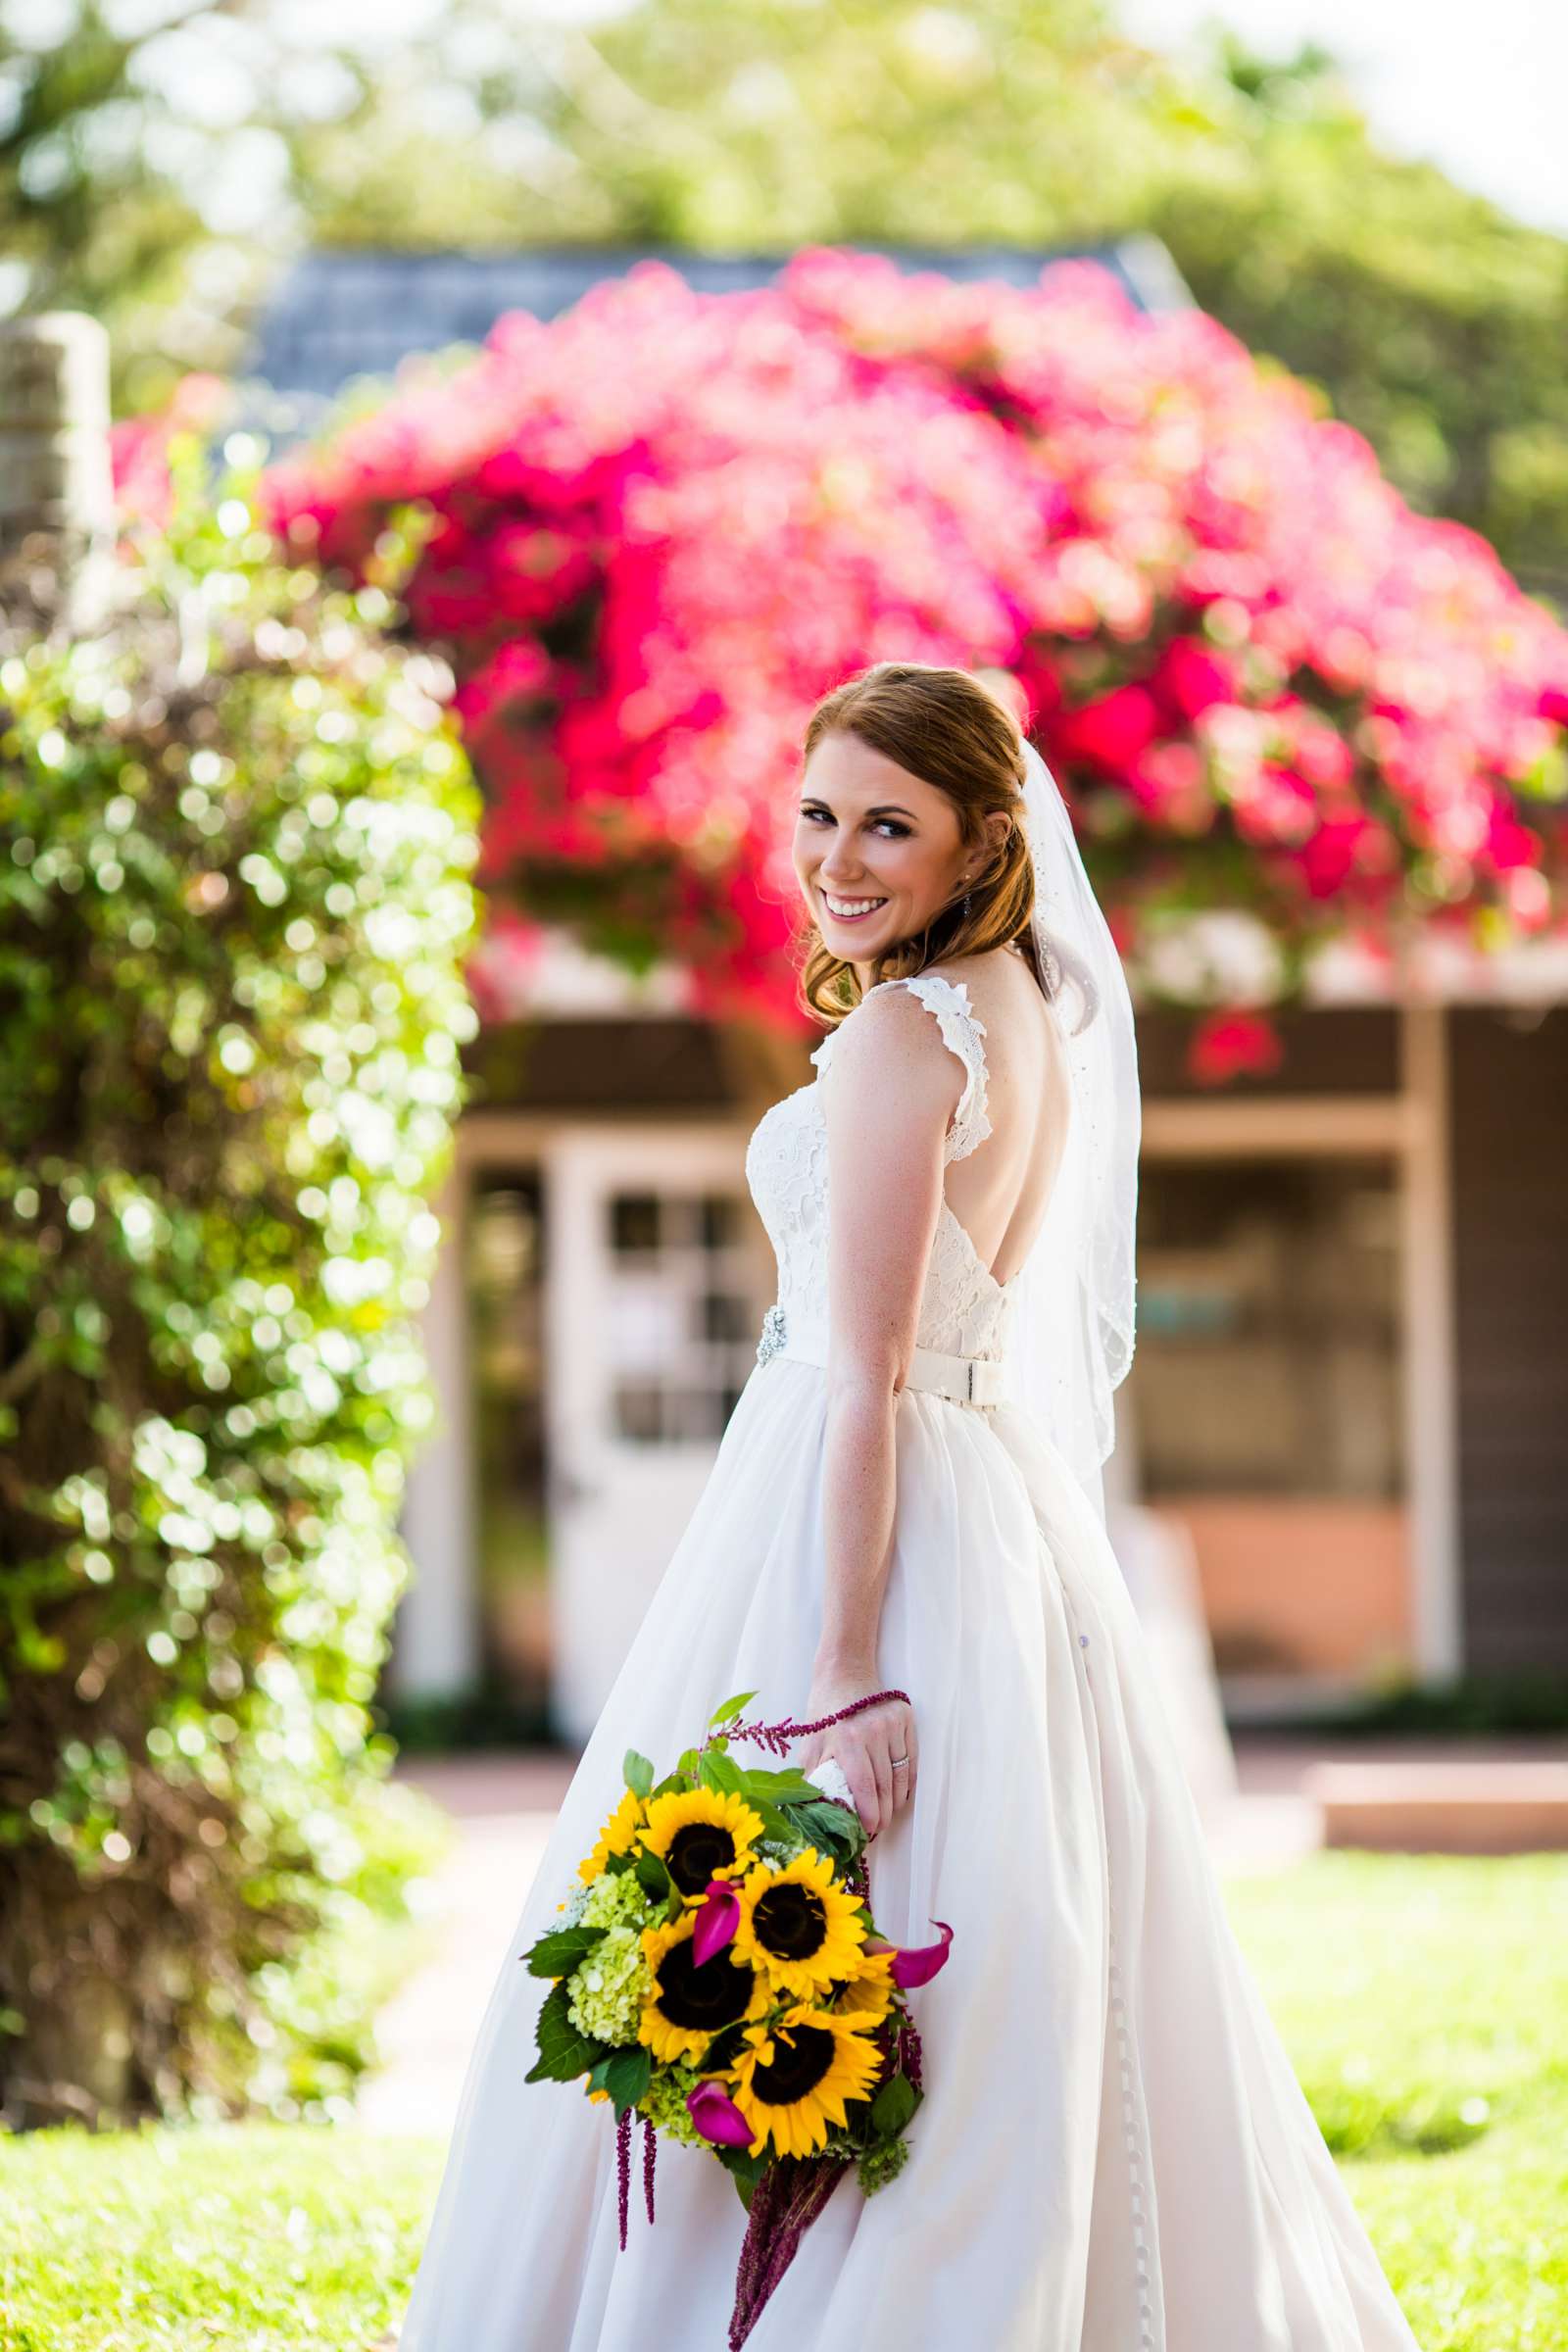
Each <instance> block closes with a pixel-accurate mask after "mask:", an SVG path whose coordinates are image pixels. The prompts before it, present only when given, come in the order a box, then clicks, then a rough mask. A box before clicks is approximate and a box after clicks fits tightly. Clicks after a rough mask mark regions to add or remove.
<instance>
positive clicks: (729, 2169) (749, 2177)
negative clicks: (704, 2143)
mask: <svg viewBox="0 0 1568 2352" xmlns="http://www.w3.org/2000/svg"><path fill="white" fill-rule="evenodd" d="M713 2154H714V2155H715V2156H716V2157H717V2158H718V2161H719V2163H720V2164H721V2165H722V2166H723V2167H724V2170H725V2172H726V2173H731V2174H733V2175H734V2179H735V2186H736V2187H737V2188H738V2189H739V2191H740V2199H741V2203H742V2204H743V2205H744V2206H745V2208H746V2210H747V2212H748V2213H750V2211H751V2209H752V2191H753V2190H754V2189H755V2188H756V2186H757V2183H758V2182H759V2180H760V2179H761V2178H762V2175H763V2174H764V2173H765V2172H766V2170H767V2161H768V2160H767V2151H766V2149H765V2148H763V2149H761V2150H760V2151H759V2153H758V2154H757V2155H755V2156H754V2155H752V2153H751V2151H750V2150H749V2149H747V2148H714V2150H713Z"/></svg>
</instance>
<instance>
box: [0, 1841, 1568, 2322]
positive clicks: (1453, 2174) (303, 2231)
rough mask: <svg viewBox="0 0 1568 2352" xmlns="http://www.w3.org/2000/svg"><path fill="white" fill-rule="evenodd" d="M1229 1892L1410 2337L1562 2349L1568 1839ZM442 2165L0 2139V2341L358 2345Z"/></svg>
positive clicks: (354, 2139) (218, 2133)
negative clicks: (1549, 1848) (1548, 1849)
mask: <svg viewBox="0 0 1568 2352" xmlns="http://www.w3.org/2000/svg"><path fill="white" fill-rule="evenodd" d="M1231 1905H1232V1911H1233V1915H1234V1917H1235V1919H1236V1923H1237V1927H1238V1931H1239V1933H1240V1935H1241V1936H1242V1940H1243V1942H1244V1943H1245V1945H1246V1947H1247V1949H1248V1951H1249V1952H1250V1955H1251V1957H1252V1959H1253V1962H1254V1964H1255V1966H1256V1968H1257V1971H1258V1974H1259V1977H1260V1979H1261V1981H1262V1984H1263V1986H1264V1989H1265V1991H1266V1993H1267V1995H1268V1998H1269V2000H1270V2002H1271V2004H1272V2006H1273V2009H1274V2012H1275V2015H1276V2016H1277V2017H1278V2019H1279V2021H1280V2024H1281V2027H1282V2028H1283V2030H1284V2032H1285V2034H1286V2038H1287V2040H1288V2042H1289V2044H1290V2047H1291V2051H1292V2055H1293V2057H1294V2058H1295V2060H1296V2063H1297V2066H1298V2069H1299V2073H1300V2076H1301V2079H1302V2082H1304V2084H1305V2086H1306V2089H1307V2092H1308V2094H1309V2096H1310V2098H1311V2100H1312V2104H1313V2107H1314V2109H1315V2110H1316V2112H1317V2115H1318V2117H1319V2119H1320V2121H1321V2123H1322V2125H1323V2128H1324V2131H1326V2132H1327V2134H1328V2137H1329V2140H1330V2142H1331V2144H1332V2145H1333V2146H1334V2148H1335V2149H1336V2151H1337V2152H1338V2153H1340V2154H1341V2155H1342V2157H1343V2158H1344V2159H1345V2162H1346V2168H1347V2178H1348V2180H1349V2183H1350V2186H1351V2189H1352V2192H1353V2194H1354V2195H1355V2198H1356V2201H1357V2203H1358V2204H1359V2205H1360V2207H1361V2210H1362V2212H1363V2213H1364V2215H1365V2216H1366V2219H1367V2222H1368V2225H1369V2227H1370V2228H1371V2230H1372V2233H1373V2236H1374V2238H1375V2239H1376V2241H1377V2244H1378V2248H1379V2251H1380V2252H1381V2254H1382V2256H1383V2259H1384V2261H1385V2263H1386V2264H1387V2266H1388V2269H1389V2271H1390V2274H1391V2276H1392V2277H1393V2278H1394V2280H1395V2283H1396V2285H1397V2287H1398V2289H1399V2292H1400V2295H1401V2296H1402V2298H1403V2300H1404V2304H1405V2308H1406V2310H1407V2311H1408V2313H1409V2315H1410V2320H1411V2324H1412V2326H1413V2327H1414V2329H1415V2333H1416V2337H1417V2340H1418V2341H1419V2343H1420V2344H1421V2346H1422V2348H1423V2352H1562V2347H1563V2346H1564V2345H1568V2235H1565V2233H1564V2231H1563V2229H1562V2227H1561V2222H1562V2217H1563V2215H1564V2213H1565V2212H1568V1859H1563V1860H1559V1859H1558V1858H1557V1857H1555V1856H1553V1857H1548V1858H1542V1859H1539V1860H1538V1859H1527V1860H1519V1861H1510V1862H1446V1861H1407V1860H1402V1859H1389V1860H1379V1859H1373V1858H1371V1857H1368V1856H1364V1855H1323V1856H1320V1857H1318V1858H1317V1859H1316V1860H1314V1861H1312V1862H1311V1863H1308V1864H1306V1865H1304V1866H1302V1867H1301V1868H1299V1869H1297V1870H1293V1871H1291V1872H1289V1873H1288V1874H1286V1875H1283V1876H1281V1877H1279V1878H1275V1879H1269V1880H1258V1881H1251V1882H1248V1883H1245V1884H1242V1885H1239V1886H1237V1887H1233V1888H1232V1890H1231ZM439 2162H440V2151H439V2150H438V2149H437V2148H435V2147H432V2146H430V2145H428V2144H426V2143H423V2142H411V2141H403V2140H396V2139H386V2138H379V2139H372V2138H371V2137H370V2136H369V2135H368V2134H366V2133H362V2132H359V2131H354V2130H352V2129H345V2128H342V2127H339V2128H336V2129H326V2128H319V2129H311V2128H307V2127H303V2126H283V2125H257V2126H252V2127H245V2128H241V2129H235V2130H212V2129H208V2130H201V2131H146V2132H141V2133H137V2134H135V2135H126V2136H123V2137H105V2138H101V2139H87V2138H83V2137H80V2136H78V2135H75V2134H72V2133H66V2132H41V2133H36V2134H33V2135H30V2136H29V2137H26V2138H25V2139H21V2140H15V2141H11V2142H9V2143H7V2142H0V2352H210V2348H211V2347H214V2346H221V2347H222V2348H223V2352H363V2347H365V2346H367V2345H368V2344H370V2343H372V2342H373V2341H374V2339H375V2338H376V2337H377V2336H378V2335H379V2334H380V2333H381V2332H382V2331H383V2329H385V2328H386V2327H388V2326H389V2325H390V2324H391V2323H392V2322H393V2321H394V2320H395V2318H396V2316H397V2313H398V2311H399V2309H400V2307H401V2303H402V2300H403V2297H404V2295H405V2294H406V2292H407V2288H408V2282H409V2279H410V2278H411V2277H412V2274H413V2270H414V2266H415V2262H416V2260H417V2251H418V2244H419V2239H420V2235H421V2232H422V2229H423V2226H424V2217H425V2215H426V2213H427V2211H428V2208H429V2203H430V2199H431V2197H432V2196H433V2194H434V2190H435V2184H436V2180H437V2176H438V2171H439Z"/></svg>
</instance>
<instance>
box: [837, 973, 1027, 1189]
mask: <svg viewBox="0 0 1568 2352" xmlns="http://www.w3.org/2000/svg"><path fill="white" fill-rule="evenodd" d="M884 988H907V990H908V991H909V993H910V995H911V996H913V997H916V998H917V999H918V1000H919V1002H920V1003H921V1004H922V1005H924V1006H925V1008H926V1010H927V1011H928V1012H929V1013H931V1014H932V1015H933V1016H934V1017H935V1020H936V1023H937V1026H938V1028H939V1029H940V1030H941V1032H942V1042H943V1044H944V1045H945V1046H946V1047H947V1048H948V1050H949V1052H950V1053H952V1054H956V1056H957V1058H958V1060H959V1061H961V1062H962V1064H963V1068H964V1088H963V1093H962V1094H961V1095H960V1096H959V1098H958V1107H957V1109H956V1111H955V1112H954V1114H953V1124H952V1126H951V1127H950V1128H949V1129H948V1140H947V1147H946V1150H945V1151H944V1152H943V1161H944V1164H945V1165H951V1163H952V1162H953V1161H954V1160H956V1159H966V1158H967V1157H968V1155H969V1153H970V1152H973V1151H976V1150H977V1149H978V1148H979V1146H980V1145H981V1144H983V1143H984V1142H985V1140H986V1137H987V1136H988V1135H989V1134H990V1133H991V1114H990V1111H989V1110H988V1108H987V1103H986V1050H985V1045H984V1042H983V1041H984V1039H985V1034H986V1025H985V1023H984V1021H982V1020H981V1018H980V1016H979V1014H978V1013H977V1012H975V1011H974V1010H973V1008H972V1007H971V1005H970V1003H969V991H968V988H967V987H966V986H965V984H964V982H963V981H961V980H949V979H947V978H946V977H945V976H944V975H943V974H942V973H941V972H911V973H909V974H908V975H907V976H906V977H903V978H900V979H894V980H879V981H878V982H877V984H876V987H875V988H868V989H867V990H866V992H865V995H864V996H863V997H862V998H861V1000H860V1003H861V1004H862V1005H865V1004H869V1003H870V1001H871V999H872V998H873V997H874V996H875V995H876V994H877V992H878V990H880V989H884ZM857 1010H858V1007H857ZM842 1027H843V1024H842V1022H841V1023H840V1029H841V1028H842ZM838 1035H839V1029H834V1030H830V1031H829V1033H828V1035H827V1036H826V1037H825V1038H824V1039H823V1040H822V1043H821V1044H820V1045H819V1046H818V1047H817V1049H816V1051H815V1052H814V1053H813V1054H812V1055H811V1059H812V1061H813V1063H815V1065H816V1066H817V1068H818V1069H826V1067H827V1065H828V1063H829V1061H830V1059H831V1048H832V1046H833V1044H834V1041H835V1040H836V1039H837V1037H838Z"/></svg>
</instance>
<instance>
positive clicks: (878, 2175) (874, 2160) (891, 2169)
mask: <svg viewBox="0 0 1568 2352" xmlns="http://www.w3.org/2000/svg"><path fill="white" fill-rule="evenodd" d="M908 2160H909V2143H908V2141H907V2139H904V2138H902V2137H901V2138H899V2139H887V2140H883V2141H881V2142H880V2143H879V2144H878V2145H877V2146H876V2147H874V2148H867V2149H865V2151H864V2152H863V2154H862V2155H861V2156H860V2158H859V2161H858V2164H857V2165H856V2168H855V2171H856V2178H857V2179H858V2181H859V2183H860V2186H861V2188H862V2189H863V2191H864V2192H865V2194H866V2195H867V2196H868V2197H874V2196H875V2194H876V2192H877V2190H878V2189H879V2188H886V2186H887V2184H888V2182H889V2181H890V2180H897V2179H898V2177H899V2175H900V2174H901V2173H902V2172H903V2170H904V2168H905V2166H906V2165H907V2162H908Z"/></svg>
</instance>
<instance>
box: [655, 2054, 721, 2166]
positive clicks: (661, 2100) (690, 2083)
mask: <svg viewBox="0 0 1568 2352" xmlns="http://www.w3.org/2000/svg"><path fill="white" fill-rule="evenodd" d="M700 2080H701V2078H700V2077H699V2075H698V2072H697V2069H696V2067H695V2066H688V2065H686V2064H685V2062H684V2061H683V2060H681V2059H678V2058H676V2059H672V2060H671V2061H670V2063H669V2064H668V2065H667V2066H656V2067H655V2069H654V2079H653V2081H652V2082H650V2083H649V2085H648V2088H647V2089H646V2090H645V2091H644V2093H643V2095H642V2097H641V2098H640V2099H639V2100H638V2102H637V2111H638V2113H639V2114H640V2115H646V2116H647V2118H648V2120H649V2122H650V2123H651V2124H653V2126H654V2127H655V2129H656V2131H664V2132H667V2133H668V2135H669V2137H670V2138H671V2139H683V2140H685V2141H686V2142H687V2144H688V2145H689V2146H691V2147H694V2148H701V2147H706V2146H707V2144H708V2143H707V2141H706V2140H705V2139H704V2137H703V2135H702V2133H701V2132H700V2131H698V2129H697V2126H696V2125H695V2124H694V2123H693V2122H692V2119H691V2116H690V2114H689V2113H688V2111H687V2107H686V2094H687V2092H688V2091H689V2090H695V2089H696V2087H697V2084H698V2082H699V2081H700Z"/></svg>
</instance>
